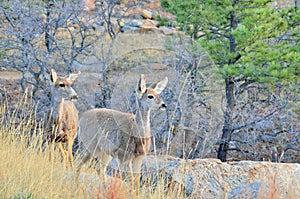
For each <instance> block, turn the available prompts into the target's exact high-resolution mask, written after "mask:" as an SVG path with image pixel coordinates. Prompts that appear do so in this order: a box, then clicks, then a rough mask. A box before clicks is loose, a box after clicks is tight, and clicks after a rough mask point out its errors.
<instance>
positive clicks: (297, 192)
mask: <svg viewBox="0 0 300 199" xmlns="http://www.w3.org/2000/svg"><path fill="white" fill-rule="evenodd" d="M143 172H144V173H143V175H142V176H143V181H144V182H145V181H147V180H148V179H149V178H152V179H153V178H154V179H157V178H158V177H157V176H158V175H162V174H163V176H167V178H168V179H170V180H169V181H168V185H167V186H166V187H169V188H174V187H177V188H178V187H180V188H181V189H182V190H184V192H185V194H186V195H188V196H191V197H192V198H194V197H196V198H300V189H299V187H300V180H299V179H300V164H290V163H289V164H286V163H284V164H283V163H271V162H253V161H240V162H229V163H223V162H221V161H219V160H217V159H196V160H182V159H177V158H172V157H155V156H148V157H147V158H145V159H144V164H143Z"/></svg>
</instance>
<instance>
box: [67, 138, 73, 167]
mask: <svg viewBox="0 0 300 199" xmlns="http://www.w3.org/2000/svg"><path fill="white" fill-rule="evenodd" d="M73 144H74V139H72V138H68V160H69V164H70V165H71V167H72V169H74V157H73Z"/></svg>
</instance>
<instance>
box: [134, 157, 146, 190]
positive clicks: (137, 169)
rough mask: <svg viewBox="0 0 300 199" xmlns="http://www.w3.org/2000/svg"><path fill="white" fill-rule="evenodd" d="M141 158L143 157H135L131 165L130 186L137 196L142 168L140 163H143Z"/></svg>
mask: <svg viewBox="0 0 300 199" xmlns="http://www.w3.org/2000/svg"><path fill="white" fill-rule="evenodd" d="M143 158H144V155H140V156H137V157H135V158H134V159H133V160H132V165H131V168H132V169H131V183H132V186H134V187H135V189H136V191H137V194H139V189H140V180H141V172H142V171H141V168H142V163H143Z"/></svg>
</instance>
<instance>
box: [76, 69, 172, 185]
mask: <svg viewBox="0 0 300 199" xmlns="http://www.w3.org/2000/svg"><path fill="white" fill-rule="evenodd" d="M167 83H168V78H167V77H165V78H164V79H163V80H162V81H159V82H157V83H156V84H153V85H152V86H151V87H149V88H147V87H146V80H145V77H144V75H143V74H142V75H141V77H140V80H139V83H138V88H137V90H136V102H137V103H136V104H137V114H136V115H133V114H130V113H124V112H120V111H117V110H113V109H105V108H99V109H92V110H89V111H87V112H85V113H83V115H82V117H81V118H80V120H79V129H78V139H79V142H80V144H82V145H83V147H84V148H85V149H86V151H87V154H85V156H84V157H83V158H82V161H81V164H80V165H79V168H78V169H79V170H80V167H81V166H82V165H83V164H84V163H85V162H86V161H87V160H89V159H90V158H91V157H95V158H98V159H99V160H100V161H101V163H102V164H101V166H102V167H100V169H99V170H98V172H99V174H103V175H104V176H105V172H106V167H107V166H108V164H109V162H110V161H111V160H112V159H113V158H115V159H116V160H118V162H119V164H120V165H122V166H125V165H127V166H129V169H130V171H131V179H132V182H134V181H136V182H137V183H139V179H140V174H139V172H140V170H141V166H142V159H143V157H144V156H145V155H146V154H147V153H148V152H149V150H150V145H151V136H152V135H151V132H150V111H151V110H158V109H162V110H165V108H166V105H165V103H164V101H163V100H161V99H160V97H159V96H158V95H159V94H160V93H161V92H162V91H163V90H164V89H165V87H166V85H167ZM122 168H123V169H124V167H122ZM101 172H102V173H101ZM133 173H134V174H135V175H134V176H133ZM138 185H139V184H138Z"/></svg>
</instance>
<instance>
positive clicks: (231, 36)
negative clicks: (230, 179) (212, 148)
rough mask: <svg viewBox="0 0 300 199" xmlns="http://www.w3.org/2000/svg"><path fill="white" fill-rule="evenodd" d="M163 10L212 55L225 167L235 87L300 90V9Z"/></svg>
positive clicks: (207, 6) (252, 4)
mask: <svg viewBox="0 0 300 199" xmlns="http://www.w3.org/2000/svg"><path fill="white" fill-rule="evenodd" d="M162 6H163V7H164V8H166V9H167V10H168V11H169V12H171V13H174V14H176V15H177V22H178V24H179V25H180V27H181V28H182V29H183V30H185V31H186V32H187V33H188V34H189V35H190V36H191V37H192V38H194V39H195V40H197V42H199V43H200V44H201V45H202V47H203V48H205V49H206V50H207V51H208V52H209V53H210V56H211V57H212V58H213V60H214V61H215V63H216V64H217V66H218V69H219V72H220V73H221V74H222V75H223V78H224V81H225V84H224V85H225V91H226V110H225V113H224V124H223V129H222V141H221V144H220V146H219V150H218V158H219V159H221V160H222V161H226V159H227V151H228V147H229V146H228V144H229V142H230V141H231V136H232V133H233V110H234V109H235V106H236V105H237V102H236V99H235V95H236V86H235V85H236V84H237V83H238V84H239V89H242V88H243V87H246V86H249V84H252V83H257V82H258V83H265V84H268V85H270V86H274V85H276V84H281V85H285V86H291V85H297V84H299V78H300V75H299V74H300V67H299V65H300V64H299V63H300V46H299V43H300V42H299V40H300V36H299V33H300V29H299V25H300V23H299V21H300V12H299V8H298V7H297V6H295V7H289V8H287V9H281V10H278V9H276V8H274V7H272V6H271V5H270V0H254V1H244V0H242V1H240V0H222V1H216V0H187V1H180V0H163V1H162ZM200 29H201V32H202V34H197V33H198V31H199V30H200Z"/></svg>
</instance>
